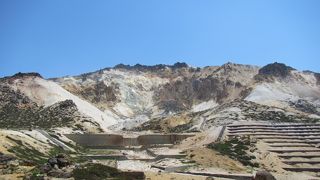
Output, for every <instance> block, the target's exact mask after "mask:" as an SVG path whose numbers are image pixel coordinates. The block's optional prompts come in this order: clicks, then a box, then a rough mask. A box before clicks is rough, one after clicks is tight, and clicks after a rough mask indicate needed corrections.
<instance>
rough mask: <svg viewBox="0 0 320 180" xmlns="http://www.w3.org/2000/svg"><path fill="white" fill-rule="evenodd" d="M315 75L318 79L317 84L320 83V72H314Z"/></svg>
mask: <svg viewBox="0 0 320 180" xmlns="http://www.w3.org/2000/svg"><path fill="white" fill-rule="evenodd" d="M314 77H315V78H316V80H317V84H318V85H320V73H314Z"/></svg>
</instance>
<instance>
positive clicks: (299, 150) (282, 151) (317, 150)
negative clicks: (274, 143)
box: [268, 149, 320, 153]
mask: <svg viewBox="0 0 320 180" xmlns="http://www.w3.org/2000/svg"><path fill="white" fill-rule="evenodd" d="M268 151H270V152H275V153H293V152H303V153H304V152H320V149H269V150H268Z"/></svg>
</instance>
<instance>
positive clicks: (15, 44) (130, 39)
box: [0, 0, 320, 78]
mask: <svg viewBox="0 0 320 180" xmlns="http://www.w3.org/2000/svg"><path fill="white" fill-rule="evenodd" d="M177 61H184V62H186V63H188V64H190V65H192V66H200V67H202V66H207V65H221V64H224V63H226V62H228V61H231V62H235V63H241V64H254V65H260V66H261V65H265V64H268V63H271V62H274V61H277V62H283V63H286V64H288V65H290V66H293V67H295V68H297V69H299V70H306V69H308V70H312V71H317V72H320V0H253V1H246V0H241V1H239V0H233V1H228V0H221V1H215V0H192V1H190V0H127V1H125V0H28V1H24V0H1V1H0V76H1V77H2V76H6V75H12V74H14V73H16V72H19V71H21V72H29V71H36V72H39V73H41V74H42V75H43V76H44V77H46V78H49V77H58V76H65V75H77V74H81V73H85V72H90V71H94V70H98V69H101V68H104V67H110V66H114V65H115V64H119V63H124V64H131V65H133V64H136V63H140V64H146V65H153V64H173V63H175V62H177Z"/></svg>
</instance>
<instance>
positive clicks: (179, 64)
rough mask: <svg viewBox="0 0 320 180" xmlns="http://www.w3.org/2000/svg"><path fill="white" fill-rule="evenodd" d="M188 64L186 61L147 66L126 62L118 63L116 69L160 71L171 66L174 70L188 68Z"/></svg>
mask: <svg viewBox="0 0 320 180" xmlns="http://www.w3.org/2000/svg"><path fill="white" fill-rule="evenodd" d="M188 67H189V66H188V64H186V63H184V62H177V63H175V64H173V65H165V64H157V65H154V66H146V65H141V64H136V65H134V66H130V65H124V64H118V65H116V66H114V69H125V70H137V71H159V70H163V69H165V68H171V69H173V70H175V69H179V68H188Z"/></svg>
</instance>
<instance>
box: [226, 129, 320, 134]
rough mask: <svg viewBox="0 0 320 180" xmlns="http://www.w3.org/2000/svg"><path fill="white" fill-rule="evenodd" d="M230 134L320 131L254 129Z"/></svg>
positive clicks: (315, 131)
mask: <svg viewBox="0 0 320 180" xmlns="http://www.w3.org/2000/svg"><path fill="white" fill-rule="evenodd" d="M228 133H230V134H237V133H320V129H314V130H304V129H296V130H287V129H276V130H264V129H252V130H234V131H233V130H231V131H228Z"/></svg>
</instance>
